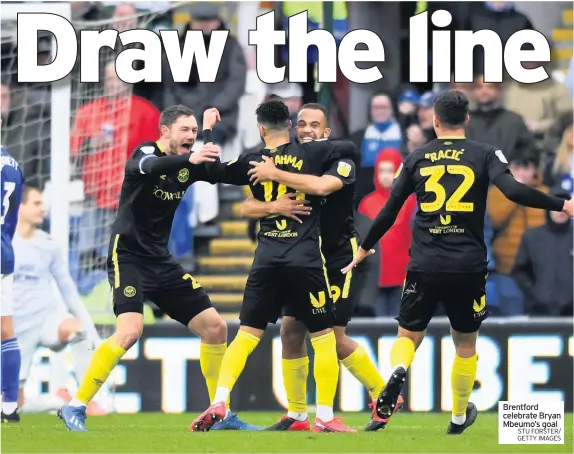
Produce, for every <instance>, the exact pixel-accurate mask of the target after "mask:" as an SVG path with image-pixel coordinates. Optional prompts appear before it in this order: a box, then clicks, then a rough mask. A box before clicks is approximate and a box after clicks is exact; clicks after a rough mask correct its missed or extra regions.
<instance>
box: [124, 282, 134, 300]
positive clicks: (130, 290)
mask: <svg viewBox="0 0 574 454" xmlns="http://www.w3.org/2000/svg"><path fill="white" fill-rule="evenodd" d="M124 295H125V296H127V297H128V298H133V297H134V296H136V289H135V287H132V286H131V285H128V286H127V287H126V288H125V289H124Z"/></svg>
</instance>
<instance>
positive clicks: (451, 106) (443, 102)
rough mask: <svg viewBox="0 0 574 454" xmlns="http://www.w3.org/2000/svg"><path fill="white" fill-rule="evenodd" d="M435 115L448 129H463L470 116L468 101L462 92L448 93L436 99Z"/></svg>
mask: <svg viewBox="0 0 574 454" xmlns="http://www.w3.org/2000/svg"><path fill="white" fill-rule="evenodd" d="M434 113H435V115H436V116H437V118H438V119H439V121H440V122H441V124H443V125H444V126H446V127H447V128H448V127H450V128H457V127H461V126H463V125H464V122H465V121H466V118H467V116H468V99H467V97H466V96H465V95H464V93H463V92H461V91H456V90H453V91H447V92H446V93H443V94H442V95H440V96H439V97H438V98H437V99H436V101H435V103H434Z"/></svg>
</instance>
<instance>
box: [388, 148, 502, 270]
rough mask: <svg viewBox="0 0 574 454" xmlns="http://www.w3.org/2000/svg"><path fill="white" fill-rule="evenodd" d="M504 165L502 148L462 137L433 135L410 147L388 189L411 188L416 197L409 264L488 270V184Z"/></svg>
mask: <svg viewBox="0 0 574 454" xmlns="http://www.w3.org/2000/svg"><path fill="white" fill-rule="evenodd" d="M507 171H508V164H507V161H506V158H505V157H504V155H503V153H502V151H500V150H498V149H497V148H494V147H492V146H490V145H486V144H483V143H479V142H474V141H471V140H467V139H465V138H441V139H435V140H433V141H431V142H429V143H428V144H427V145H425V146H424V147H423V148H420V149H418V150H415V151H414V152H413V153H411V154H410V155H409V156H408V157H407V159H406V160H405V162H404V164H403V165H402V166H401V168H399V170H398V171H397V176H396V178H395V182H394V183H393V186H392V189H391V192H392V194H393V195H395V196H397V197H398V198H400V200H406V198H407V197H408V196H409V195H410V194H411V193H414V194H415V195H416V198H417V202H418V208H419V209H418V211H417V213H416V216H415V221H414V227H413V240H412V246H411V250H410V263H409V265H408V268H407V269H408V270H410V271H425V272H437V271H438V272H450V273H470V272H482V271H486V265H487V263H486V245H485V243H484V217H485V211H486V198H487V194H488V188H489V184H490V182H491V181H492V180H494V178H496V176H498V175H499V174H501V173H504V172H507Z"/></svg>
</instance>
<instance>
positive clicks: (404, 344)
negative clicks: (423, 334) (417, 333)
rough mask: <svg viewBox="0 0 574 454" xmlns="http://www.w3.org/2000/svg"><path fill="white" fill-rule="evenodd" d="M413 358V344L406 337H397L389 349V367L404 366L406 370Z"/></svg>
mask: <svg viewBox="0 0 574 454" xmlns="http://www.w3.org/2000/svg"><path fill="white" fill-rule="evenodd" d="M414 357H415V343H414V342H413V341H412V340H411V339H409V338H408V337H397V339H396V340H395V342H394V343H393V347H392V348H391V366H392V367H393V369H394V368H395V367H397V366H404V367H406V368H407V369H408V368H409V366H410V365H411V363H412V362H413V359H414Z"/></svg>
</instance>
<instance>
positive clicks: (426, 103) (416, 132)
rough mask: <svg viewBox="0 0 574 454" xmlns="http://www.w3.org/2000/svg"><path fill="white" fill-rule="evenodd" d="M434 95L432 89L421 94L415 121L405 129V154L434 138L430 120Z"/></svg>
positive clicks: (434, 134)
mask: <svg viewBox="0 0 574 454" xmlns="http://www.w3.org/2000/svg"><path fill="white" fill-rule="evenodd" d="M436 97H437V95H436V94H435V93H433V92H432V91H427V92H426V93H424V94H423V95H422V96H421V99H420V102H419V108H418V111H417V123H416V124H412V125H411V126H409V127H408V128H407V131H406V137H407V140H406V142H405V144H404V147H403V153H404V154H405V155H408V154H410V153H412V152H413V151H414V150H415V149H417V148H420V147H422V146H423V145H425V144H426V143H428V142H430V141H431V140H434V139H436V133H435V132H434V127H433V120H432V119H433V111H434V102H435V100H436Z"/></svg>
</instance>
